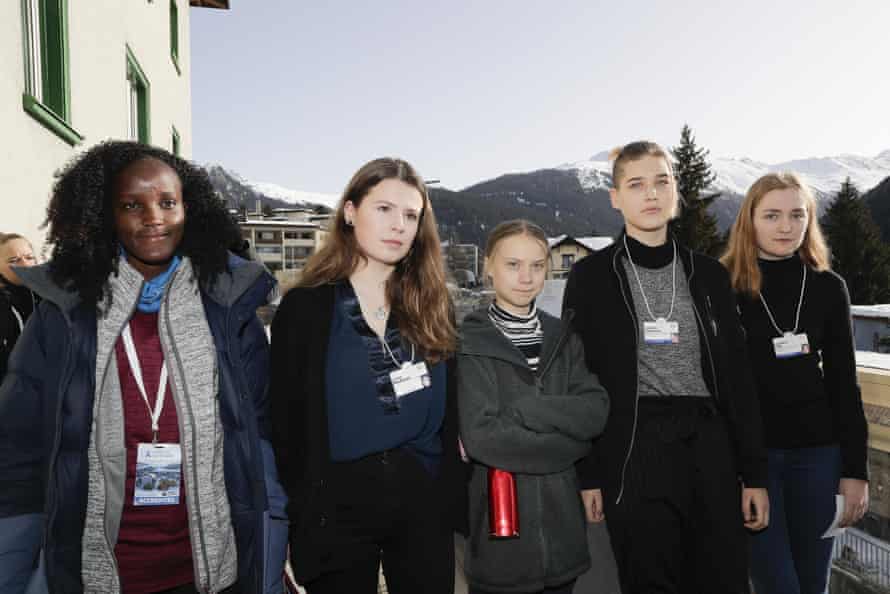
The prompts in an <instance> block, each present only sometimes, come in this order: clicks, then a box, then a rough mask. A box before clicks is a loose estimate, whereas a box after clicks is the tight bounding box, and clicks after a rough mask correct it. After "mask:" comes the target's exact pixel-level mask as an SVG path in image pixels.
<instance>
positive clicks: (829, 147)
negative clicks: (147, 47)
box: [191, 0, 890, 193]
mask: <svg viewBox="0 0 890 594" xmlns="http://www.w3.org/2000/svg"><path fill="white" fill-rule="evenodd" d="M231 4H232V9H231V10H229V11H218V10H207V9H200V10H199V9H192V11H191V28H192V36H191V45H192V65H193V67H192V77H193V81H192V102H193V106H192V110H193V138H194V151H193V157H194V158H195V159H196V160H198V161H200V162H213V163H220V164H222V165H224V166H226V167H229V168H231V169H234V170H235V171H237V172H239V173H241V174H242V175H243V176H245V177H246V178H248V179H251V180H255V181H265V182H273V183H277V184H280V185H283V186H286V187H290V188H293V189H298V190H306V191H318V192H330V193H339V192H340V191H341V190H342V188H343V186H345V184H346V182H347V180H348V178H349V176H350V175H351V174H352V173H353V172H354V171H355V169H357V168H358V167H359V166H360V165H361V164H362V163H364V162H365V161H367V160H369V159H371V158H373V157H376V156H380V155H396V156H401V157H404V158H406V159H408V160H409V161H411V162H412V163H414V164H415V165H416V166H417V168H418V169H419V170H420V172H421V174H423V175H424V176H426V177H428V178H439V179H441V180H442V184H443V185H444V186H446V187H450V188H455V189H457V188H462V187H464V186H467V185H470V184H472V183H475V182H477V181H481V180H483V179H488V178H491V177H494V176H496V175H500V174H502V173H508V172H513V171H528V170H532V169H539V168H542V167H548V166H554V165H558V164H560V163H564V162H568V161H577V160H581V159H585V158H588V157H589V156H591V155H593V154H595V153H597V152H599V151H601V150H604V149H608V148H611V147H612V146H614V145H617V144H621V143H624V142H627V141H629V140H634V139H639V138H650V139H654V140H657V141H659V142H662V143H665V144H668V145H671V144H674V143H676V142H677V140H678V137H679V132H680V128H681V127H682V125H683V123H684V122H688V123H689V124H690V125H691V126H692V127H693V130H694V131H695V133H696V136H697V139H698V141H699V142H700V143H701V144H703V145H704V146H706V147H707V148H709V149H710V150H711V152H712V154H714V155H720V156H748V157H751V158H754V159H757V160H761V161H769V162H776V161H783V160H788V159H792V158H802V157H812V156H831V155H837V154H840V153H855V154H861V155H865V156H874V155H876V154H877V153H879V152H881V151H882V150H886V149H890V74H888V73H890V33H888V28H887V27H888V23H890V2H888V1H887V0H863V1H857V0H848V1H846V2H838V1H837V0H807V1H803V0H799V1H795V2H783V1H776V0H772V1H762V0H752V1H746V2H742V1H739V0H736V1H731V2H729V1H723V0H674V1H672V2H656V1H654V0H653V1H649V2H647V1H640V0H637V1H636V2H620V1H617V0H616V1H614V2H599V1H594V0H571V1H570V0H566V1H559V0H554V1H552V2H544V1H536V2H532V1H524V0H513V1H507V0H485V1H481V0H449V1H447V2H445V1H441V2H435V1H430V2H425V1H409V0H386V1H379V2H366V1H364V0H352V1H348V2H347V1H330V2H303V1H298V0H232V2H231Z"/></svg>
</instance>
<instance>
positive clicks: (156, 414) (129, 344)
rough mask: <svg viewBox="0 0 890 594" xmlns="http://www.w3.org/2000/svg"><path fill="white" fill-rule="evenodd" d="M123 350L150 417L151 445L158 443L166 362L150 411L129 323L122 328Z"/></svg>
mask: <svg viewBox="0 0 890 594" xmlns="http://www.w3.org/2000/svg"><path fill="white" fill-rule="evenodd" d="M122 337H123V339H124V350H125V351H127V360H128V361H129V362H130V371H132V372H133V378H134V379H135V380H136V386H137V387H138V388H139V393H140V394H142V400H144V401H145V407H146V408H147V409H148V414H149V416H150V417H151V433H152V438H151V439H152V443H157V442H158V421H159V420H160V418H161V411H163V410H164V397H165V396H166V394H167V362H166V361H164V363H163V364H162V365H161V379H160V380H159V381H158V395H157V398H155V408H154V410H152V409H151V404H149V403H148V395H147V394H146V393H145V384H144V383H143V381H142V366H141V365H139V357H138V355H136V347H135V346H134V345H133V335H132V334H131V333H130V323H129V322H127V325H126V326H124V332H123V336H122Z"/></svg>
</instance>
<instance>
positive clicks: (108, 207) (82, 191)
mask: <svg viewBox="0 0 890 594" xmlns="http://www.w3.org/2000/svg"><path fill="white" fill-rule="evenodd" d="M143 159H157V160H158V161H161V162H163V163H165V164H166V165H168V166H169V167H170V168H171V169H173V170H174V171H175V172H176V175H177V176H178V177H179V180H180V182H181V184H182V199H183V205H184V207H185V212H186V216H185V231H184V234H183V238H182V242H181V243H180V244H179V247H178V249H177V252H178V253H180V254H182V255H185V256H188V257H189V258H190V259H191V261H192V264H193V265H194V268H195V271H196V274H197V276H198V280H199V282H200V283H201V284H202V285H204V286H210V285H212V284H213V283H214V281H215V280H216V278H217V276H218V275H219V274H220V273H222V272H224V271H225V270H226V267H227V261H228V250H229V248H230V247H231V246H234V245H237V244H238V243H239V242H240V241H241V234H240V232H239V230H238V226H237V224H236V223H235V221H234V219H233V218H232V217H231V216H230V215H229V213H228V210H227V209H226V205H225V202H224V201H223V199H222V198H220V197H219V196H218V195H217V193H216V191H215V190H214V189H213V186H212V185H211V183H210V178H209V177H208V176H207V173H206V172H205V171H204V170H203V169H201V168H200V167H197V166H195V165H193V164H191V163H189V162H188V161H185V160H184V159H181V158H179V157H177V156H175V155H173V154H171V153H169V152H167V151H165V150H163V149H160V148H157V147H153V146H147V145H144V144H139V143H136V142H123V141H107V142H103V143H100V144H97V145H96V146H94V147H93V148H91V149H90V150H89V151H87V152H85V153H83V154H81V155H79V156H78V157H76V158H74V159H73V160H72V161H71V162H69V163H68V164H67V165H66V166H65V167H64V169H62V170H61V172H59V173H57V174H56V177H57V178H58V179H57V180H56V182H55V185H54V186H53V192H52V197H51V198H50V201H49V206H48V207H47V210H46V221H45V222H44V223H43V226H44V227H47V226H48V227H49V231H48V232H47V235H46V240H47V242H48V243H50V244H52V246H53V248H52V259H51V261H50V263H49V271H50V275H51V277H52V279H53V281H55V282H56V283H57V284H59V285H60V286H62V287H65V288H67V289H70V290H74V291H76V292H77V293H78V294H79V295H80V298H81V299H82V300H83V301H84V302H85V303H92V304H96V305H97V306H98V305H99V303H100V302H102V300H103V299H104V298H105V295H106V294H107V293H108V289H109V286H108V280H109V277H110V275H111V274H112V273H114V274H116V273H117V271H118V264H119V259H120V249H121V248H120V244H119V242H118V239H117V236H116V233H115V219H114V211H113V208H112V207H113V199H114V185H115V182H116V180H117V177H118V175H119V174H120V173H121V172H122V171H123V170H124V169H126V168H127V167H128V166H129V165H131V164H132V163H135V162H136V161H141V160H143Z"/></svg>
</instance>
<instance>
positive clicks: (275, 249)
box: [256, 245, 281, 256]
mask: <svg viewBox="0 0 890 594" xmlns="http://www.w3.org/2000/svg"><path fill="white" fill-rule="evenodd" d="M256 253H257V254H266V255H273V256H280V255H281V246H280V245H276V246H267V245H258V246H256Z"/></svg>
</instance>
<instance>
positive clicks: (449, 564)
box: [306, 450, 454, 594]
mask: <svg viewBox="0 0 890 594" xmlns="http://www.w3.org/2000/svg"><path fill="white" fill-rule="evenodd" d="M328 484H329V485H330V489H329V491H330V494H331V496H332V497H333V498H334V501H333V502H332V503H333V504H334V505H333V509H334V512H333V514H332V516H331V517H330V518H329V520H328V521H329V522H331V526H330V531H331V538H332V547H331V555H330V556H328V557H327V558H325V559H324V560H323V561H322V574H321V576H320V577H319V578H317V579H316V580H313V581H312V582H310V583H308V584H306V589H307V590H308V592H309V594H346V593H348V594H376V592H377V578H378V568H379V566H380V563H381V562H382V563H383V574H384V576H385V577H386V585H387V590H388V591H389V593H390V594H453V593H454V537H453V533H452V531H451V528H450V526H448V525H447V523H446V521H445V518H444V517H443V516H444V514H443V511H442V510H440V509H437V508H436V505H435V504H434V502H435V501H438V500H439V499H440V498H439V497H437V496H436V494H435V493H434V492H433V479H432V477H431V476H430V474H429V473H428V472H427V471H426V470H425V469H424V467H423V465H422V464H421V463H420V461H419V460H418V459H417V458H416V457H415V456H414V455H413V454H411V453H410V452H406V451H403V450H389V451H387V452H382V453H379V454H374V455H371V456H367V457H365V458H362V459H360V460H356V461H354V462H344V463H338V464H334V470H333V471H332V475H331V476H330V477H329V478H328Z"/></svg>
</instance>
